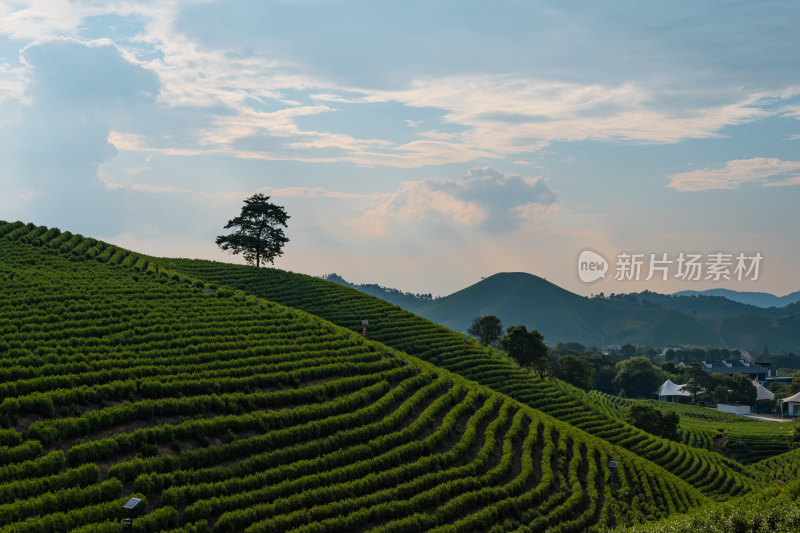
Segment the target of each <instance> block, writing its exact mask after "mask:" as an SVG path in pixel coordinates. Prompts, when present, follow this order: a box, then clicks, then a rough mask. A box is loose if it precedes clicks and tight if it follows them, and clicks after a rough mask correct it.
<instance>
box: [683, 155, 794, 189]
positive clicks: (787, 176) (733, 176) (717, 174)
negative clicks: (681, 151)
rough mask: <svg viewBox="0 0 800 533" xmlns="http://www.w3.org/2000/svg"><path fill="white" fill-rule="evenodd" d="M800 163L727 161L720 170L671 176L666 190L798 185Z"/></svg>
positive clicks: (773, 159)
mask: <svg viewBox="0 0 800 533" xmlns="http://www.w3.org/2000/svg"><path fill="white" fill-rule="evenodd" d="M796 172H800V161H783V160H781V159H776V158H765V157H754V158H751V159H736V160H733V161H728V162H727V163H726V164H725V167H723V168H712V169H702V170H692V171H689V172H681V173H678V174H673V175H672V176H670V177H669V178H670V181H669V183H668V185H667V186H668V187H672V188H674V189H677V190H679V191H706V190H712V189H738V188H739V187H740V186H741V185H742V184H743V183H760V184H761V185H762V186H763V187H779V186H787V185H798V184H800V176H792V175H791V174H794V173H796Z"/></svg>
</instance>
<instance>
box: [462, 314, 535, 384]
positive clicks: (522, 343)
mask: <svg viewBox="0 0 800 533" xmlns="http://www.w3.org/2000/svg"><path fill="white" fill-rule="evenodd" d="M502 332H503V326H502V325H501V323H500V319H499V318H497V317H496V316H495V315H486V316H481V317H477V318H476V319H474V320H473V321H472V324H471V325H470V327H469V328H468V329H467V333H469V334H470V335H472V336H473V337H476V338H477V339H478V341H479V342H480V343H481V344H483V345H484V346H500V348H502V349H503V350H505V351H506V352H508V355H509V356H510V357H512V358H513V359H514V360H515V361H517V362H518V363H519V364H520V366H523V367H527V368H531V369H533V370H535V371H536V372H537V373H538V374H539V376H544V374H545V372H546V371H547V368H548V358H547V356H548V350H547V345H546V344H545V343H544V337H543V336H542V334H541V333H539V332H538V331H537V330H535V329H534V330H532V331H528V328H526V327H525V326H511V327H509V328H507V329H506V333H505V335H503V336H502V337H501V336H500V335H501V334H502Z"/></svg>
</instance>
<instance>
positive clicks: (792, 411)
mask: <svg viewBox="0 0 800 533" xmlns="http://www.w3.org/2000/svg"><path fill="white" fill-rule="evenodd" d="M784 406H786V407H784ZM784 410H786V414H787V415H789V416H797V414H798V413H799V412H800V392H798V393H797V394H794V395H792V396H789V397H788V398H784V399H783V401H782V402H781V411H784ZM781 414H783V412H781Z"/></svg>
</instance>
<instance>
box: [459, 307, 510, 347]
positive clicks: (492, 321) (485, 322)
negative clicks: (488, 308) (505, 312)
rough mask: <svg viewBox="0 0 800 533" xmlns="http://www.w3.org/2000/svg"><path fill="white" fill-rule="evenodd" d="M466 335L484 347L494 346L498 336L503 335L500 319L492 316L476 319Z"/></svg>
mask: <svg viewBox="0 0 800 533" xmlns="http://www.w3.org/2000/svg"><path fill="white" fill-rule="evenodd" d="M467 333H468V334H470V335H472V336H473V337H475V338H476V339H478V341H479V342H480V343H481V344H483V345H484V346H490V345H491V346H496V345H497V341H498V340H499V339H500V335H502V334H503V326H502V324H500V319H499V318H497V317H496V316H494V315H486V316H479V317H476V318H475V319H474V320H473V321H472V324H471V325H470V327H469V328H467Z"/></svg>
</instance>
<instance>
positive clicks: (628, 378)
mask: <svg viewBox="0 0 800 533" xmlns="http://www.w3.org/2000/svg"><path fill="white" fill-rule="evenodd" d="M666 378H667V376H666V374H665V373H664V371H663V370H661V369H660V368H658V367H657V366H655V365H654V364H653V363H652V362H650V359H648V358H646V357H633V358H631V359H625V360H624V361H620V362H619V363H617V375H616V377H615V378H614V385H615V386H616V387H617V388H618V389H625V393H626V394H627V395H628V396H629V397H639V398H653V392H655V391H656V389H658V387H659V386H660V385H661V384H662V383H664V380H665V379H666Z"/></svg>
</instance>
